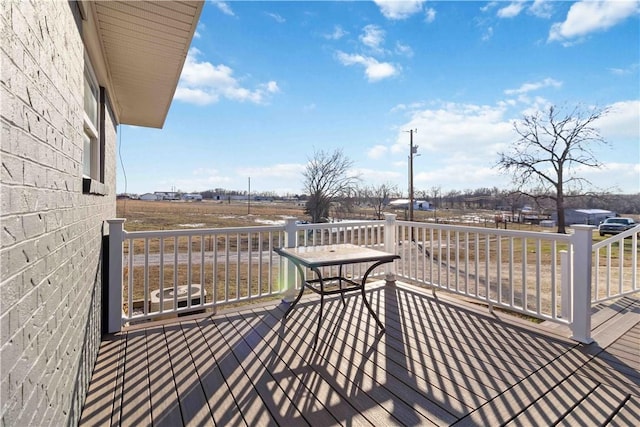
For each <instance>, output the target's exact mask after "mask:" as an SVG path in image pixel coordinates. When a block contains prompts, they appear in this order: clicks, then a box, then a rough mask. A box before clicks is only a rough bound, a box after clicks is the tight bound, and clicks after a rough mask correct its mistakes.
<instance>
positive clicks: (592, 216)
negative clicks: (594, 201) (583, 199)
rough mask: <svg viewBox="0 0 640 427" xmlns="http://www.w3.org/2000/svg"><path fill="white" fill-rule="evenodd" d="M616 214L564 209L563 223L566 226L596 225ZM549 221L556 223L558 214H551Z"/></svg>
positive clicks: (601, 210) (599, 210) (594, 210)
mask: <svg viewBox="0 0 640 427" xmlns="http://www.w3.org/2000/svg"><path fill="white" fill-rule="evenodd" d="M617 215H618V214H617V213H615V212H613V211H608V210H604V209H565V210H564V221H565V224H566V225H572V224H587V225H598V224H600V223H601V222H602V221H604V220H605V219H607V218H610V217H612V216H617ZM551 219H552V220H554V221H556V222H557V221H558V214H557V213H555V212H554V213H553V214H552V215H551Z"/></svg>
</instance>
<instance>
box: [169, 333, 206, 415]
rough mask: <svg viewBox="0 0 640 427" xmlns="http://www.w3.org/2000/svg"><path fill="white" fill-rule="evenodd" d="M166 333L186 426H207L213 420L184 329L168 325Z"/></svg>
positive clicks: (171, 365)
mask: <svg viewBox="0 0 640 427" xmlns="http://www.w3.org/2000/svg"><path fill="white" fill-rule="evenodd" d="M164 333H165V335H166V339H167V349H168V357H169V360H170V362H171V363H170V369H171V371H172V372H173V378H174V381H175V387H176V390H177V392H178V402H179V404H180V412H181V413H182V419H183V421H184V424H185V425H205V424H206V423H207V422H211V421H213V419H212V417H211V412H210V411H209V405H208V404H207V398H206V397H205V395H204V391H203V390H202V386H201V385H200V381H199V379H198V377H197V376H196V375H193V372H195V365H194V364H193V360H192V357H191V352H190V351H189V347H188V346H187V343H186V340H185V338H184V334H183V333H182V328H181V327H180V325H179V324H177V323H176V324H172V325H167V326H165V327H164ZM167 368H169V367H167Z"/></svg>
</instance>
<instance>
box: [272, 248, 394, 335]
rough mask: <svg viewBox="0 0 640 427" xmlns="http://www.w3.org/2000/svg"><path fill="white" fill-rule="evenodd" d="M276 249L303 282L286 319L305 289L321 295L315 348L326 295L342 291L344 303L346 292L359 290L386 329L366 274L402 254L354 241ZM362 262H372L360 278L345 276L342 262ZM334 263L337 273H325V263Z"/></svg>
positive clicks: (287, 312)
mask: <svg viewBox="0 0 640 427" xmlns="http://www.w3.org/2000/svg"><path fill="white" fill-rule="evenodd" d="M274 251H275V252H276V253H277V254H278V255H280V256H283V257H285V258H287V259H288V260H289V261H291V262H292V263H293V265H295V266H296V268H297V270H298V273H299V275H300V282H301V283H302V286H300V292H299V293H298V295H297V297H296V298H295V300H294V301H293V302H292V303H291V305H290V306H289V308H288V309H287V311H286V312H285V314H284V317H283V319H286V318H287V316H288V315H289V313H290V312H291V310H293V308H294V307H295V305H296V304H297V303H298V301H299V300H300V298H301V297H302V294H303V293H304V290H305V289H309V290H311V291H313V292H315V293H317V294H319V295H320V311H319V314H318V327H317V329H316V335H315V340H314V348H315V347H316V345H317V342H318V335H319V331H320V326H321V323H322V315H323V309H324V296H325V295H331V294H340V296H341V297H342V303H343V305H345V304H346V303H345V301H344V294H345V293H347V292H352V291H360V292H361V294H362V298H363V300H364V303H365V306H366V307H367V309H368V310H369V313H370V314H371V316H372V317H373V318H374V319H375V321H376V323H377V324H378V326H379V327H380V329H381V331H382V332H384V325H383V324H382V322H380V319H379V318H378V316H377V315H376V313H375V312H374V311H373V309H372V308H371V305H370V304H369V301H368V300H367V296H366V293H365V285H366V283H367V278H368V277H369V275H370V274H371V272H372V271H373V270H375V269H376V268H377V267H379V266H380V265H382V264H385V263H388V262H392V261H394V260H396V259H399V258H400V256H399V255H396V254H394V253H390V252H384V251H380V250H377V249H372V248H367V247H363V246H357V245H352V244H337V245H322V246H300V247H296V248H275V249H274ZM361 263H368V264H370V265H369V266H368V268H367V270H366V271H365V273H364V275H363V276H362V277H361V278H358V279H357V280H356V278H349V277H345V275H344V274H343V266H345V265H349V264H361ZM331 266H337V267H338V275H337V276H331V277H323V269H322V267H331ZM305 268H307V269H310V270H312V271H313V272H314V273H315V277H313V278H309V277H307V274H306V271H305ZM311 276H313V275H311ZM336 283H337V284H338V288H334V287H331V288H329V287H328V285H329V284H336Z"/></svg>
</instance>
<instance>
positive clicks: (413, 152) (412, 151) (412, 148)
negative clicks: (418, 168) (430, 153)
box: [409, 129, 418, 221]
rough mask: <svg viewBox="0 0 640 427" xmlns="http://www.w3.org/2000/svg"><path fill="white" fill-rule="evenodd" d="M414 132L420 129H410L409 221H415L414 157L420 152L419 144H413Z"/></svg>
mask: <svg viewBox="0 0 640 427" xmlns="http://www.w3.org/2000/svg"><path fill="white" fill-rule="evenodd" d="M413 132H415V133H418V129H411V130H409V221H413V157H414V156H415V155H416V154H417V153H418V146H417V145H415V146H414V145H413Z"/></svg>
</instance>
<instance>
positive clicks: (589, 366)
mask: <svg viewBox="0 0 640 427" xmlns="http://www.w3.org/2000/svg"><path fill="white" fill-rule="evenodd" d="M369 296H370V301H371V302H372V306H373V307H374V310H377V312H378V313H379V315H380V318H381V320H382V322H383V323H384V324H385V325H386V333H383V334H380V333H378V329H377V327H376V324H375V321H374V319H373V318H371V317H370V316H369V314H368V312H367V310H366V308H365V307H364V305H363V304H362V300H361V298H360V297H359V296H358V295H353V296H350V297H347V305H346V307H343V305H342V303H341V302H340V299H339V298H335V299H333V298H332V299H328V301H329V302H328V304H325V308H326V313H325V318H324V321H323V325H322V326H323V327H322V329H321V330H320V339H319V342H318V346H317V348H316V350H315V351H314V350H313V338H314V334H315V331H316V316H317V310H318V304H315V302H316V301H317V296H315V295H312V296H311V297H306V296H305V297H304V298H303V299H302V300H301V301H300V303H299V305H298V306H297V307H296V308H295V310H294V311H293V312H292V313H291V314H290V318H289V319H287V320H286V322H283V321H282V315H283V313H284V308H286V306H283V305H279V304H278V303H276V302H271V303H269V304H263V305H261V306H252V307H249V308H247V309H244V310H243V311H241V312H238V311H236V312H233V313H231V312H229V313H226V314H223V313H221V314H217V315H215V316H211V317H205V318H200V319H197V320H183V321H181V322H180V323H175V322H174V323H165V324H163V325H155V326H151V327H147V328H139V329H136V330H130V331H127V332H123V333H120V334H117V335H115V336H109V337H106V339H105V340H104V341H103V343H102V346H101V349H100V354H99V356H98V361H97V364H96V367H95V371H94V373H93V378H92V382H91V386H90V389H89V394H88V396H87V399H86V402H85V406H84V410H83V413H82V419H81V424H82V425H87V426H94V425H136V426H139V425H155V426H161V425H163V426H180V425H214V424H215V425H223V426H227V425H248V426H267V425H286V426H289V427H293V426H299V425H314V426H323V427H324V426H330V425H348V426H356V425H369V426H370V425H376V426H377V427H381V426H387V425H408V426H409V425H413V426H415V425H433V424H436V425H472V426H495V425H504V424H508V425H514V426H517V425H551V424H554V423H556V422H558V423H559V424H560V425H567V426H569V425H605V424H610V425H620V426H630V425H640V354H639V353H640V301H639V300H638V299H632V298H624V299H621V300H619V301H617V302H615V303H613V304H610V305H606V306H605V305H603V306H599V307H597V312H596V313H595V314H594V316H593V320H592V326H593V336H594V339H595V340H596V342H595V343H594V344H591V345H587V346H585V345H581V344H578V343H576V342H574V341H572V340H569V339H567V338H565V337H566V336H567V332H566V331H565V330H562V328H558V327H547V326H546V325H534V324H531V323H529V322H527V321H524V320H520V319H515V318H513V317H512V316H507V315H492V314H489V313H488V312H487V310H486V308H483V307H478V306H473V305H468V304H462V303H459V302H458V301H456V300H454V299H452V298H448V297H446V296H443V295H442V294H438V296H437V297H433V296H432V295H431V293H430V292H425V291H424V290H421V289H418V288H414V287H411V286H407V285H403V284H398V285H397V286H396V287H385V286H384V285H382V284H380V285H376V286H373V287H372V290H371V291H370V292H369ZM563 334H564V335H563Z"/></svg>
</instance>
